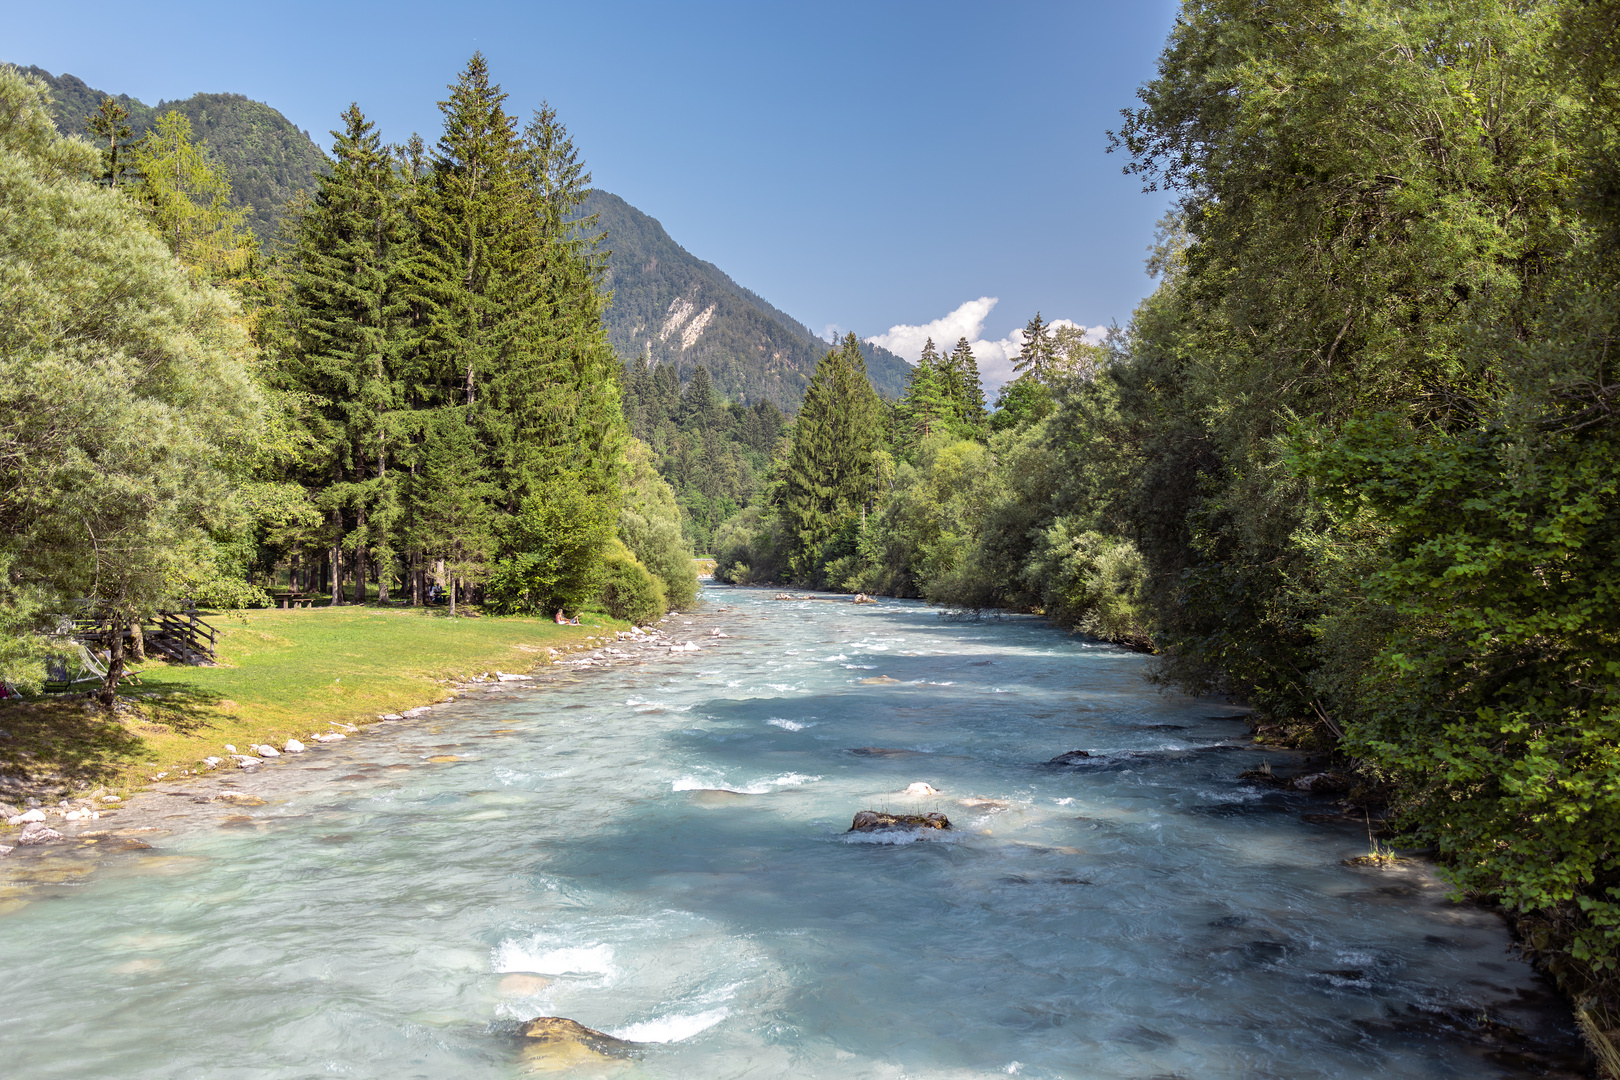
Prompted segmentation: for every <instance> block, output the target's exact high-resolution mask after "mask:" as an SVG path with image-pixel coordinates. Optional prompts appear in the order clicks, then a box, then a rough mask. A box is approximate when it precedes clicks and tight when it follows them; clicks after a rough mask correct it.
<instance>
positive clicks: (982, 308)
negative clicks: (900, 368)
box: [866, 296, 1108, 401]
mask: <svg viewBox="0 0 1620 1080" xmlns="http://www.w3.org/2000/svg"><path fill="white" fill-rule="evenodd" d="M999 302H1000V300H999V298H998V297H994V296H981V297H979V298H978V299H977V300H969V301H968V302H967V303H965V304H962V305H961V306H960V307H958V308H957V309H956V310H954V311H952V312H951V313H950V314H948V315H945V316H942V317H941V318H938V319H935V320H934V321H933V322H929V323H923V324H922V325H921V326H908V325H906V324H904V323H902V324H900V325H897V326H891V327H889V330H888V333H885V334H879V335H877V336H876V337H870V338H867V339H866V340H867V341H870V342H871V343H872V344H874V345H881V346H882V347H883V348H885V349H888V350H889V351H890V352H892V353H896V354H898V355H899V356H901V357H904V358H905V360H906V361H907V362H908V363H912V364H915V363H916V362H917V361H918V360H919V359H920V358H921V357H922V351H923V344H924V343H925V342H926V341H927V340H928V339H929V338H933V339H934V345H935V346H936V347H937V348H938V349H939V350H940V351H941V352H950V350H951V349H952V348H953V347H954V346H955V345H956V342H957V340H958V339H960V338H967V339H968V344H969V345H970V346H972V348H973V355H974V357H975V358H976V359H977V360H978V363H979V376H980V378H981V379H982V380H983V382H984V393H985V397H986V398H988V399H990V400H992V401H993V400H995V396H996V392H997V391H999V390H1000V389H1001V387H1002V384H1004V383H1007V382H1010V381H1011V380H1012V378H1013V361H1015V360H1017V359H1018V354H1019V352H1020V351H1021V350H1022V349H1023V343H1024V335H1023V330H1022V328H1020V329H1018V330H1014V331H1013V332H1012V333H1010V334H1008V335H1007V336H1006V337H1004V338H1000V339H998V340H994V341H990V340H986V339H985V337H984V322H985V320H986V319H987V318H989V317H990V312H991V311H992V310H993V309H994V308H995V306H996V304H997V303H999ZM1049 325H1050V326H1052V327H1054V328H1055V327H1059V326H1073V327H1076V328H1078V329H1080V330H1082V331H1083V332H1084V333H1085V338H1086V340H1087V341H1090V342H1093V343H1100V342H1101V341H1102V339H1103V337H1104V336H1105V335H1106V334H1107V333H1108V327H1106V326H1084V325H1082V324H1080V323H1077V322H1075V321H1074V320H1072V319H1053V320H1052V321H1051V323H1050V324H1049Z"/></svg>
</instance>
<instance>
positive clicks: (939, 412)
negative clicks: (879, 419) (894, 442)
mask: <svg viewBox="0 0 1620 1080" xmlns="http://www.w3.org/2000/svg"><path fill="white" fill-rule="evenodd" d="M950 390H951V387H950V376H949V373H948V371H947V370H946V369H945V358H944V357H941V356H940V355H939V351H938V350H937V349H936V348H935V347H934V339H933V338H929V339H928V341H927V342H926V343H925V344H924V345H923V351H922V356H921V357H920V358H919V359H918V361H917V366H916V367H915V368H913V369H912V370H911V375H910V378H909V380H908V382H907V384H906V393H905V396H904V397H902V398H901V399H900V402H899V404H898V406H897V407H896V414H897V418H898V420H899V421H900V426H901V437H902V438H903V439H904V440H905V444H906V445H908V446H915V445H916V443H917V442H918V441H919V440H921V439H924V438H926V437H928V436H929V435H932V434H933V433H934V432H936V431H939V430H942V429H946V428H949V427H950V426H951V421H952V420H954V419H955V414H956V409H955V402H954V401H953V400H952V395H951V392H950Z"/></svg>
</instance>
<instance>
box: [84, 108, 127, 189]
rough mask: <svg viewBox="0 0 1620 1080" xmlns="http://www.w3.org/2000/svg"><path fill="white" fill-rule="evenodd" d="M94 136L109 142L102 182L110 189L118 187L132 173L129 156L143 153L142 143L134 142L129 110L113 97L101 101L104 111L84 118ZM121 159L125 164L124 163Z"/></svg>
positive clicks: (103, 157)
mask: <svg viewBox="0 0 1620 1080" xmlns="http://www.w3.org/2000/svg"><path fill="white" fill-rule="evenodd" d="M84 122H85V126H86V127H88V128H89V129H90V131H91V133H92V134H94V135H96V136H98V137H100V138H102V139H104V140H106V143H107V148H106V149H105V150H103V151H102V152H101V176H100V180H101V182H102V183H103V184H106V185H107V186H108V187H113V188H115V187H118V186H119V184H120V183H122V182H123V178H124V173H126V172H128V171H129V155H131V154H133V153H134V152H136V151H138V150H139V149H140V140H138V139H137V140H133V141H132V140H131V139H130V135H131V130H130V126H129V110H128V109H126V108H124V106H122V105H120V104H119V103H118V102H116V101H114V100H113V99H112V98H110V97H104V98H102V99H101V107H100V108H99V109H97V110H96V111H95V112H93V113H91V114H90V115H89V116H87V117H85V118H84ZM120 155H123V156H124V160H123V161H120V160H119V157H120Z"/></svg>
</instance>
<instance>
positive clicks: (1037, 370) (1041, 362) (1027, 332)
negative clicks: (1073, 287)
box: [1013, 311, 1056, 381]
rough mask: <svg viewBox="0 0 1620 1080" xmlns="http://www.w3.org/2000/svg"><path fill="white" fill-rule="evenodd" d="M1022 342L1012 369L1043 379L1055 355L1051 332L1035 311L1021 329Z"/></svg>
mask: <svg viewBox="0 0 1620 1080" xmlns="http://www.w3.org/2000/svg"><path fill="white" fill-rule="evenodd" d="M1023 335H1024V344H1023V348H1021V349H1020V350H1019V352H1018V360H1017V362H1016V363H1014V364H1013V370H1014V371H1016V372H1018V373H1019V374H1020V375H1025V374H1027V375H1029V376H1031V377H1032V378H1036V379H1040V380H1042V381H1044V380H1045V379H1046V377H1047V375H1048V372H1049V370H1050V368H1051V367H1052V361H1053V359H1054V357H1055V355H1056V353H1055V346H1054V344H1053V342H1052V332H1051V329H1050V327H1048V326H1047V325H1046V321H1045V320H1044V319H1042V318H1041V313H1040V312H1038V311H1037V312H1036V313H1035V317H1034V318H1033V319H1031V320H1029V322H1028V323H1027V324H1025V326H1024V329H1023Z"/></svg>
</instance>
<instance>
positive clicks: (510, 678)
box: [495, 671, 534, 682]
mask: <svg viewBox="0 0 1620 1080" xmlns="http://www.w3.org/2000/svg"><path fill="white" fill-rule="evenodd" d="M495 678H496V679H497V680H499V681H501V682H528V681H530V680H531V679H533V678H534V676H533V675H508V674H507V673H506V672H504V671H497V672H496V673H495Z"/></svg>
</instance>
